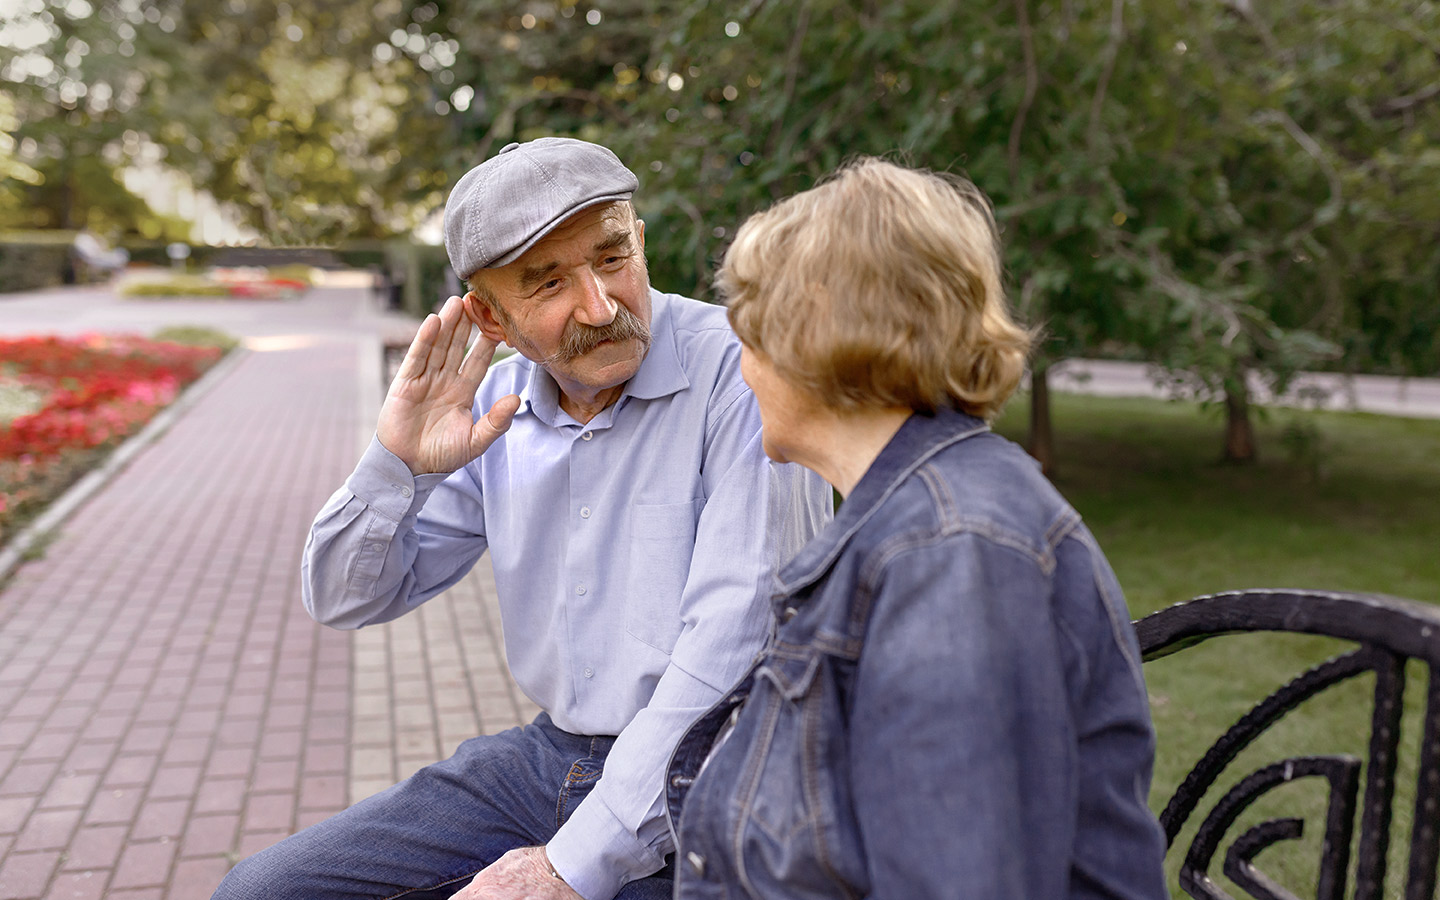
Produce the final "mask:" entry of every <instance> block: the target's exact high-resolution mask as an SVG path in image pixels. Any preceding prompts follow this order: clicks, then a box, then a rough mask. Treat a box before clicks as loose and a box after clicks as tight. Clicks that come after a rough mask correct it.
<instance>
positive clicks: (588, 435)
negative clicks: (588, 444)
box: [580, 431, 595, 441]
mask: <svg viewBox="0 0 1440 900" xmlns="http://www.w3.org/2000/svg"><path fill="white" fill-rule="evenodd" d="M594 436H595V432H593V431H587V432H585V433H584V434H582V435H580V440H582V441H588V440H590V439H591V438H593V437H594Z"/></svg>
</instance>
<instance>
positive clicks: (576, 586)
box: [575, 584, 585, 597]
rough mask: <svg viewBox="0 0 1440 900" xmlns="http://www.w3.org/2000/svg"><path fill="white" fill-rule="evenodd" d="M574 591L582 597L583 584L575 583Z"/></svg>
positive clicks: (583, 591) (583, 593) (583, 592)
mask: <svg viewBox="0 0 1440 900" xmlns="http://www.w3.org/2000/svg"><path fill="white" fill-rule="evenodd" d="M575 593H577V594H579V595H581V596H582V597H583V596H584V595H585V585H583V584H577V585H575Z"/></svg>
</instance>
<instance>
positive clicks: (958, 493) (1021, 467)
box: [857, 432, 1079, 564]
mask: <svg viewBox="0 0 1440 900" xmlns="http://www.w3.org/2000/svg"><path fill="white" fill-rule="evenodd" d="M876 513H877V514H876V515H875V516H873V517H872V518H871V521H870V522H869V523H867V524H868V526H869V527H868V528H867V529H866V530H867V531H869V532H870V534H868V535H865V536H864V539H862V541H861V543H862V544H868V545H870V546H871V547H873V548H877V549H878V547H879V546H880V545H881V544H884V543H886V542H887V541H892V542H893V541H894V539H895V536H896V535H898V534H899V533H901V532H902V531H905V532H908V541H909V542H910V543H912V544H915V545H917V546H918V545H919V543H920V542H921V540H922V537H923V536H924V535H928V536H929V537H930V538H931V539H932V540H933V541H942V540H970V539H975V538H979V539H982V540H988V541H990V542H994V543H999V544H1002V545H1006V546H1010V547H1013V548H1016V549H1021V550H1024V551H1025V552H1027V553H1029V554H1030V555H1032V556H1034V557H1035V558H1036V559H1037V560H1038V561H1040V562H1041V563H1042V564H1044V563H1045V561H1046V560H1047V559H1049V558H1050V557H1051V556H1052V555H1053V550H1054V545H1055V542H1056V540H1057V539H1058V538H1059V537H1060V536H1061V534H1062V532H1063V531H1064V530H1066V529H1067V528H1068V527H1073V524H1076V523H1078V522H1079V514H1078V513H1076V512H1075V510H1074V508H1073V507H1072V506H1071V505H1070V504H1069V503H1068V502H1067V501H1066V500H1065V498H1064V497H1063V496H1061V494H1060V492H1059V491H1058V490H1056V488H1055V486H1054V485H1052V484H1051V483H1050V482H1049V480H1047V479H1046V478H1045V476H1044V475H1043V474H1042V473H1041V471H1040V466H1039V464H1038V463H1037V462H1036V461H1035V460H1034V459H1033V458H1032V457H1031V456H1030V455H1029V454H1027V453H1026V452H1025V451H1024V450H1023V449H1022V448H1020V447H1019V446H1018V445H1016V444H1015V443H1013V442H1012V441H1010V440H1008V439H1006V438H1004V437H1001V436H1000V435H997V434H994V433H993V432H985V433H982V434H977V435H974V436H973V437H970V438H967V439H965V440H961V441H957V442H955V443H953V444H951V445H949V446H947V447H944V448H942V449H941V450H939V451H938V452H936V453H934V454H932V455H930V456H929V457H928V458H926V459H924V460H923V461H922V462H921V463H920V464H919V465H918V466H916V467H915V468H914V470H913V471H911V472H910V473H909V474H908V475H906V477H905V478H904V479H903V480H902V481H900V482H899V483H898V484H897V485H896V488H895V490H894V492H893V493H891V495H890V496H889V497H887V498H886V500H885V501H884V503H883V504H882V505H881V507H880V508H879V509H877V510H876ZM857 537H860V535H857ZM867 539H868V540H867ZM900 540H902V541H904V540H906V538H901V539H900Z"/></svg>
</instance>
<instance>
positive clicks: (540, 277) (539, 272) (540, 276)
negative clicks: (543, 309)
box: [520, 262, 560, 291]
mask: <svg viewBox="0 0 1440 900" xmlns="http://www.w3.org/2000/svg"><path fill="white" fill-rule="evenodd" d="M558 268H560V264H559V263H557V262H550V263H536V264H535V265H533V266H526V267H525V268H523V269H521V270H520V290H522V291H528V290H530V289H531V288H533V287H535V286H536V285H537V284H540V283H542V282H544V281H546V280H547V279H549V277H550V273H551V272H554V271H555V270H556V269H558Z"/></svg>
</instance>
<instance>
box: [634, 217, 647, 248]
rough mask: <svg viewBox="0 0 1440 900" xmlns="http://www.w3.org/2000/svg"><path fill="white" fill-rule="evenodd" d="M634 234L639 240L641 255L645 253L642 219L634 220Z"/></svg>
mask: <svg viewBox="0 0 1440 900" xmlns="http://www.w3.org/2000/svg"><path fill="white" fill-rule="evenodd" d="M635 234H636V235H638V236H639V240H640V252H641V253H644V252H645V220H644V219H640V218H637V219H636V220H635Z"/></svg>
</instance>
